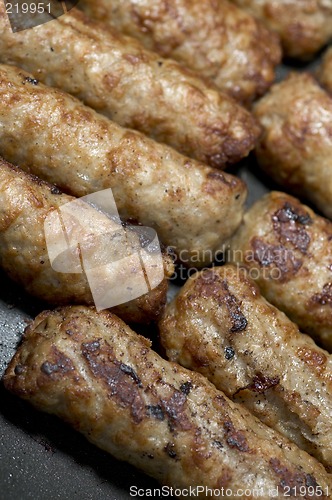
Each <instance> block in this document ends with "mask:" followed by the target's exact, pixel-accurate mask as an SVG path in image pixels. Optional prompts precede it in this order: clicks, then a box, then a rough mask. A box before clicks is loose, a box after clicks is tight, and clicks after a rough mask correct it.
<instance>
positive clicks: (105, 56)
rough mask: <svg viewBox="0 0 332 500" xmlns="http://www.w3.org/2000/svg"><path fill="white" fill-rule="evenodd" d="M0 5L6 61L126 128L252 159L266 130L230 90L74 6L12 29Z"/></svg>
mask: <svg viewBox="0 0 332 500" xmlns="http://www.w3.org/2000/svg"><path fill="white" fill-rule="evenodd" d="M4 9H5V6H4V4H3V3H1V4H0V30H1V33H2V34H1V37H0V61H1V62H2V63H9V64H17V65H18V66H21V67H22V68H24V69H26V70H27V71H32V72H34V73H35V76H36V78H38V79H39V80H41V81H43V82H44V83H46V84H48V85H52V86H55V87H59V88H62V89H63V90H65V91H67V92H69V93H72V94H74V95H75V96H77V97H78V98H80V99H81V100H82V101H84V102H85V103H86V104H87V105H89V106H91V107H92V108H95V109H96V110H98V111H99V112H101V113H104V114H105V115H107V116H108V117H109V118H112V119H114V120H115V121H116V122H117V123H119V124H120V125H122V126H125V127H129V128H134V129H138V130H140V131H142V132H144V133H146V134H147V135H150V136H152V137H153V138H154V139H156V140H158V141H160V142H165V143H167V144H169V145H171V146H173V147H174V148H175V149H178V150H179V151H181V152H182V153H184V154H187V155H188V156H192V157H194V158H197V159H198V160H201V161H204V162H207V163H210V164H211V165H212V166H216V167H223V166H225V164H227V163H234V162H236V161H238V160H239V159H240V158H242V157H244V156H246V155H247V154H248V153H249V151H250V150H251V149H252V148H253V146H254V143H255V139H256V138H257V135H258V133H259V127H258V126H257V124H256V122H255V120H254V119H253V117H252V115H250V113H249V112H247V111H246V110H245V109H244V108H242V107H241V106H239V105H238V104H237V103H236V102H235V101H233V99H231V98H230V97H228V96H227V95H226V94H221V93H218V92H217V91H216V90H215V89H214V88H212V87H209V86H208V85H207V84H205V83H204V82H203V81H202V80H201V79H200V78H198V77H196V76H194V75H192V74H191V73H189V72H188V71H187V70H185V69H183V68H182V67H181V66H180V65H179V64H177V63H176V62H173V61H171V60H163V59H160V57H159V56H158V55H157V54H154V53H153V52H148V51H147V50H145V49H144V48H143V47H142V46H141V45H140V43H139V42H138V41H136V40H134V39H130V38H128V37H125V36H124V35H120V34H118V33H116V32H111V31H110V29H108V28H107V26H105V25H104V24H102V23H94V22H92V21H90V20H88V19H87V18H86V17H85V16H84V15H83V13H81V12H80V11H77V10H75V9H73V10H72V11H70V13H68V14H66V15H64V16H62V17H60V18H59V19H56V20H53V21H51V22H49V23H46V24H43V25H40V26H37V27H36V28H32V29H28V30H24V31H20V32H17V33H12V31H11V29H10V27H9V25H8V21H7V19H6V14H5V10H4Z"/></svg>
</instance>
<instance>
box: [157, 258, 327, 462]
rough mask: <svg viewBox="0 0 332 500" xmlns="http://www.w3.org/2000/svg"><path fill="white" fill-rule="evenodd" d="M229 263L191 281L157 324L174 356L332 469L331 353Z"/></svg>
mask: <svg viewBox="0 0 332 500" xmlns="http://www.w3.org/2000/svg"><path fill="white" fill-rule="evenodd" d="M247 275H248V271H247V270H245V269H243V268H242V269H239V268H237V267H235V266H232V265H225V266H223V267H214V268H213V269H208V270H204V271H201V272H200V273H197V274H196V275H194V276H193V277H192V278H191V279H189V280H188V281H187V283H186V284H185V286H184V287H183V288H182V289H181V290H180V292H179V294H178V295H177V297H176V298H175V299H174V300H173V301H172V302H171V303H170V304H169V305H168V306H167V308H166V311H165V313H164V315H163V318H162V320H161V321H160V323H159V327H160V339H161V342H162V345H163V347H164V348H165V350H166V354H167V357H168V358H169V359H170V360H171V361H175V362H177V363H180V364H181V365H183V366H185V367H186V368H189V369H191V370H197V371H199V372H200V373H202V374H203V375H205V376H206V377H207V378H208V379H209V380H211V382H213V383H214V385H215V386H216V387H217V388H218V389H220V390H222V391H223V392H225V394H226V395H227V396H228V397H230V398H232V399H233V400H234V401H237V402H240V403H243V404H244V405H245V406H246V407H247V408H248V409H249V410H250V411H252V412H253V413H254V414H255V415H256V416H257V417H258V418H260V419H261V420H262V421H263V422H264V423H265V424H267V425H269V426H270V427H272V428H274V429H275V430H277V431H279V432H281V433H282V434H284V435H285V436H287V437H288V438H289V439H291V440H292V441H294V442H295V443H296V444H297V445H298V446H299V447H300V448H302V449H304V450H305V451H307V452H308V453H311V454H312V455H313V456H315V457H316V458H317V459H318V460H319V461H321V462H322V463H323V464H324V465H325V466H326V467H327V468H329V469H330V470H331V471H332V441H331V434H332V419H331V415H332V356H331V355H329V354H328V353H327V352H326V351H324V350H323V349H320V348H319V347H317V346H316V345H315V343H314V342H313V340H312V339H311V338H310V337H308V336H307V335H304V334H302V333H300V332H299V330H298V328H297V326H296V325H295V324H294V323H292V322H291V321H290V320H289V319H288V318H287V316H285V314H283V313H282V312H280V311H279V310H278V309H276V308H275V307H274V306H272V305H271V304H269V303H268V302H267V301H266V300H265V299H264V298H263V297H262V296H261V294H260V293H259V290H258V287H257V286H256V285H255V284H254V283H253V281H252V280H250V279H249V278H248V276H247Z"/></svg>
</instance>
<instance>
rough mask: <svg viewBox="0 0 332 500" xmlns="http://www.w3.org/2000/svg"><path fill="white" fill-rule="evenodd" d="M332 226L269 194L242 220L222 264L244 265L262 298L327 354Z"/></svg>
mask: <svg viewBox="0 0 332 500" xmlns="http://www.w3.org/2000/svg"><path fill="white" fill-rule="evenodd" d="M331 241H332V223H331V222H330V221H328V220H327V219H324V218H323V217H319V216H318V215H316V214H315V213H314V212H313V211H312V210H311V209H310V208H308V207H307V206H305V205H302V204H301V203H300V202H299V201H298V200H297V199H295V198H293V197H291V196H288V195H287V194H284V193H278V192H271V193H269V194H267V195H266V196H264V197H263V198H262V199H260V200H258V201H257V202H256V203H255V204H254V205H253V207H252V208H251V209H250V210H249V211H248V212H247V213H246V214H245V216H244V221H243V224H242V225H241V226H240V228H239V230H238V232H237V233H236V234H235V235H234V237H233V238H231V240H230V242H229V245H226V246H227V247H228V248H227V250H226V253H227V257H226V258H227V260H228V261H229V262H233V263H236V264H241V265H245V266H246V267H247V268H248V269H249V276H250V277H251V278H252V279H254V280H255V281H256V283H257V284H258V286H259V288H260V290H261V292H262V294H263V295H264V296H265V297H266V299H267V300H268V301H269V302H271V303H272V304H274V305H275V306H276V307H278V308H279V309H281V310H282V311H284V312H285V313H286V314H287V315H288V316H289V317H290V319H291V320H292V321H294V322H295V323H297V324H298V325H299V327H300V329H301V330H302V331H303V332H306V333H309V334H310V335H312V336H313V337H314V338H315V339H316V340H317V342H318V343H320V344H321V345H322V346H323V347H325V349H327V350H328V351H330V352H332V245H331Z"/></svg>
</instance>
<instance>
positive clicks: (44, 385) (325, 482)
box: [4, 307, 332, 499]
mask: <svg viewBox="0 0 332 500" xmlns="http://www.w3.org/2000/svg"><path fill="white" fill-rule="evenodd" d="M4 383H5V387H6V388H7V389H9V390H10V391H12V392H13V393H15V394H17V395H19V396H21V397H23V398H24V399H26V400H28V401H29V402H31V403H32V404H33V405H34V406H35V407H37V408H38V409H40V410H44V411H47V412H49V413H52V414H55V415H57V416H59V417H61V418H63V419H65V420H66V421H67V422H69V423H70V424H71V425H73V426H74V428H75V429H77V430H79V431H80V432H82V433H83V434H84V435H85V436H86V437H87V438H88V439H89V440H90V441H91V442H92V443H94V444H96V445H97V446H99V447H100V448H102V449H104V450H106V451H108V452H110V453H111V454H112V455H114V456H115V457H116V458H118V459H120V460H126V461H128V462H130V463H131V464H133V465H135V466H136V467H138V468H140V469H141V470H143V471H144V472H146V473H147V474H150V475H151V476H153V477H155V478H156V479H157V480H159V481H160V482H161V483H163V484H166V485H171V486H173V487H174V488H189V487H190V486H191V487H196V485H200V486H203V487H209V488H213V489H216V490H217V491H218V490H220V493H217V491H216V492H215V493H214V494H212V498H223V497H224V494H222V493H221V488H223V489H224V490H225V489H226V488H227V489H228V490H231V491H232V494H231V495H230V496H229V498H236V493H237V490H238V489H240V488H242V489H244V488H245V489H247V488H250V489H254V488H255V489H260V491H261V492H263V493H262V495H261V496H262V498H271V497H272V496H271V494H269V493H268V491H269V490H272V489H274V491H275V490H276V489H277V488H279V498H281V497H282V495H283V492H285V491H287V489H290V488H296V489H297V490H298V491H299V488H300V487H301V486H302V487H303V488H305V489H306V491H307V492H308V491H309V490H308V486H309V485H311V486H312V487H313V491H317V492H318V491H319V490H320V489H322V493H323V498H328V495H329V491H330V488H331V486H332V484H331V478H330V477H329V475H328V474H326V472H325V470H324V468H323V467H322V465H321V464H319V462H317V461H316V460H315V459H314V458H312V457H310V456H309V455H308V454H307V453H305V452H303V451H302V450H299V449H298V448H297V447H296V446H295V445H294V444H293V443H291V442H290V441H288V440H287V439H285V438H284V437H283V436H281V435H279V434H278V433H276V432H275V431H273V430H272V429H270V428H268V427H267V426H265V425H264V424H262V423H261V422H260V421H259V420H258V419H256V418H255V417H254V416H253V415H252V414H251V413H250V412H248V411H247V410H246V409H245V408H244V407H242V406H241V405H237V404H235V403H233V402H231V401H230V400H229V399H228V398H227V397H226V396H225V395H224V394H223V393H222V392H219V391H217V389H216V388H215V387H214V386H213V385H212V384H211V383H210V382H208V380H206V379H205V377H203V376H202V375H200V374H198V373H195V372H190V371H188V370H185V369H184V368H182V367H180V366H178V365H176V364H175V363H170V362H168V361H165V360H163V359H162V358H160V357H159V356H158V355H157V354H156V353H154V352H153V351H152V350H151V349H150V343H149V341H148V340H147V339H145V338H142V337H140V336H138V335H137V334H135V333H134V332H133V331H132V330H130V329H129V328H128V327H127V326H126V325H125V324H124V323H123V322H122V321H121V320H119V319H118V318H117V317H116V316H114V315H112V314H111V313H108V312H104V311H103V313H99V314H97V313H96V312H95V311H94V310H92V309H89V308H86V307H69V308H64V309H60V310H58V311H54V312H50V311H46V312H44V313H42V314H41V315H39V316H38V317H37V318H36V319H35V321H34V322H33V323H32V325H30V327H28V329H27V330H26V333H25V337H24V341H23V344H22V345H21V347H20V348H19V350H18V352H17V354H16V355H15V356H14V358H13V360H12V362H11V364H10V366H9V368H8V369H7V371H6V374H5V376H4ZM210 495H211V494H210ZM200 497H201V498H206V497H207V495H206V494H205V490H204V491H203V492H202V491H201V492H200ZM248 498H254V496H253V495H252V496H249V497H248ZM295 498H307V499H308V498H309V496H308V495H303V496H302V497H300V495H298V494H297V495H296V496H295ZM310 498H319V497H318V495H316V494H314V495H313V496H312V497H310Z"/></svg>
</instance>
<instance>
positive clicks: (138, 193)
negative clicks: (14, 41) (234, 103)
mask: <svg viewBox="0 0 332 500" xmlns="http://www.w3.org/2000/svg"><path fill="white" fill-rule="evenodd" d="M0 124H1V127H0V154H1V155H2V156H3V157H4V158H6V159H7V160H8V161H10V162H12V163H15V164H17V165H19V166H20V167H21V168H23V169H25V170H28V171H30V172H31V173H33V174H35V175H38V176H39V177H41V178H43V179H45V180H46V181H48V182H51V183H53V184H56V185H58V186H59V187H60V188H61V189H62V190H63V191H65V192H69V194H72V195H74V196H78V197H80V196H84V195H86V194H89V193H91V192H95V191H100V190H102V189H106V188H112V190H113V194H114V198H115V201H116V204H117V207H118V210H119V213H120V216H121V217H123V218H124V219H130V218H131V219H135V220H138V221H139V222H140V223H142V224H144V225H146V226H151V227H153V228H154V229H155V230H156V231H157V232H158V235H159V237H160V239H161V241H162V242H163V243H164V244H165V245H167V246H172V247H173V248H174V249H175V251H176V252H177V254H178V255H180V257H181V260H182V261H184V262H187V263H190V260H191V258H193V259H194V263H195V265H198V266H199V265H203V264H204V263H209V262H211V261H212V260H213V258H214V252H215V251H216V250H218V249H220V246H221V243H222V241H223V240H225V238H227V237H229V236H230V235H231V234H232V233H233V232H234V231H235V229H236V228H237V226H238V225H239V224H240V222H241V219H242V214H243V204H244V201H245V197H246V187H245V185H244V183H243V182H242V181H241V180H240V179H238V178H236V177H233V176H231V175H229V174H224V173H222V172H220V171H217V170H215V169H213V168H211V167H208V166H206V165H202V164H199V163H197V162H195V161H194V160H190V159H188V158H186V157H183V156H181V155H180V154H179V153H177V152H176V151H174V150H173V149H171V148H168V147H166V146H165V145H161V144H158V143H155V142H154V141H152V140H150V139H148V138H146V137H145V136H143V135H141V134H139V133H137V132H134V131H129V130H126V129H122V128H121V127H119V126H117V125H115V124H114V123H112V122H110V121H109V120H107V119H106V118H105V117H103V116H101V115H99V114H98V113H96V112H95V111H93V110H91V109H89V108H87V107H85V106H84V105H83V104H82V103H80V102H79V101H77V100H76V99H74V98H73V97H71V96H69V95H67V94H65V93H63V92H61V91H59V90H55V89H51V88H49V87H45V86H44V85H42V84H41V83H38V84H36V80H35V79H34V77H33V76H32V75H30V74H28V73H26V72H24V71H23V70H19V69H17V68H14V67H11V66H1V67H0ZM22 144H24V147H22Z"/></svg>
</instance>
